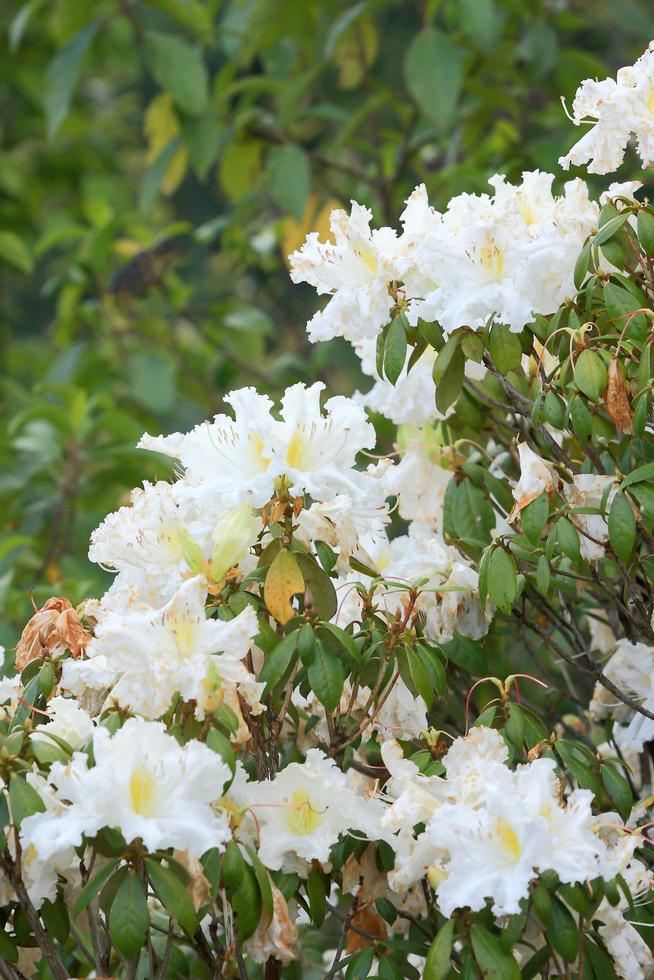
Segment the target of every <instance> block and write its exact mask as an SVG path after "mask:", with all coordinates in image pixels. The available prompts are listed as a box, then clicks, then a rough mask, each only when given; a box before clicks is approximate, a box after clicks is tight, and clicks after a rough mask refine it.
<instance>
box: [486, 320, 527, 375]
mask: <svg viewBox="0 0 654 980" xmlns="http://www.w3.org/2000/svg"><path fill="white" fill-rule="evenodd" d="M489 348H490V354H491V357H492V358H493V360H494V361H495V364H496V365H497V367H498V368H499V370H500V371H501V372H502V374H508V373H509V371H514V370H515V369H516V368H517V367H520V362H521V361H522V344H521V343H520V340H519V338H518V336H517V334H515V333H511V331H510V330H509V328H508V327H507V326H505V325H504V324H503V323H494V324H493V329H492V330H491V335H490V344H489Z"/></svg>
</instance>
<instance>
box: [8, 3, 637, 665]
mask: <svg viewBox="0 0 654 980" xmlns="http://www.w3.org/2000/svg"><path fill="white" fill-rule="evenodd" d="M0 36H1V41H0V43H1V44H2V48H3V50H2V57H1V58H0V75H1V76H2V86H1V94H0V100H1V101H0V108H1V115H0V120H1V121H0V133H1V138H0V216H1V220H0V284H1V298H0V364H1V371H2V381H1V387H0V420H1V421H0V528H1V529H2V536H1V537H0V642H4V643H6V644H7V645H8V646H9V645H13V643H15V640H16V636H17V631H18V630H19V629H20V627H21V625H22V623H23V622H24V620H25V619H26V618H27V617H28V616H29V613H30V594H31V592H33V598H34V601H35V602H36V603H38V604H41V603H42V602H43V601H44V600H45V599H46V598H48V596H49V595H51V594H65V595H68V596H69V597H70V598H71V600H72V601H73V602H76V601H79V600H81V599H82V598H83V597H84V596H86V595H89V594H93V593H96V592H98V591H100V590H101V589H102V588H104V587H105V585H106V582H105V581H103V574H104V573H103V572H102V571H101V570H99V569H97V568H95V567H94V566H91V565H90V564H89V563H88V562H87V560H86V549H87V541H88V535H89V533H90V531H91V530H92V529H93V528H94V527H95V526H96V525H97V524H98V523H99V521H100V520H101V519H102V517H103V516H104V515H105V513H106V512H108V511H109V510H112V509H114V508H115V507H116V506H118V505H119V504H120V503H123V502H125V499H126V493H127V491H128V490H129V488H131V487H132V486H134V485H136V484H138V483H140V482H141V481H142V480H143V479H144V478H149V479H153V478H156V477H158V476H166V471H165V469H162V467H163V464H162V463H157V462H155V461H153V460H152V459H149V458H148V457H147V456H146V454H143V453H139V452H137V451H136V450H134V448H133V447H134V444H135V442H136V441H137V439H138V437H139V436H140V434H141V433H142V432H143V431H144V430H146V429H147V430H149V431H151V432H158V431H171V430H176V429H187V428H189V427H190V426H192V425H193V424H195V423H196V422H198V421H200V420H201V419H203V418H205V417H207V416H209V415H211V414H213V413H214V412H216V411H219V410H221V397H222V395H223V394H224V393H226V392H227V391H228V390H230V389H231V388H234V387H238V386H242V385H249V384H253V385H257V386H258V387H260V388H262V389H264V390H267V391H269V392H271V393H272V394H275V393H278V392H279V391H280V389H282V388H283V387H284V386H285V385H287V384H289V383H292V382H294V381H297V380H307V381H312V380H316V379H319V378H320V379H323V380H325V381H326V382H327V384H328V386H329V387H330V389H331V390H332V391H336V392H346V393H349V392H351V391H352V389H353V387H355V386H356V385H357V383H359V382H360V379H359V377H358V374H357V367H356V361H355V359H354V357H353V356H352V354H351V352H350V351H349V349H348V347H347V345H346V344H341V343H339V342H333V343H330V344H325V345H321V346H319V347H312V346H311V345H309V344H308V342H307V341H306V337H305V332H304V325H305V323H306V320H307V319H308V318H309V316H310V315H311V314H312V312H313V311H314V309H315V308H316V297H315V294H314V293H313V291H312V290H310V289H308V288H306V287H297V286H293V285H292V284H291V282H290V280H289V277H288V269H287V265H286V262H285V255H286V254H287V253H288V252H289V251H290V250H292V249H293V248H295V247H297V246H299V244H300V243H301V241H302V240H303V238H304V235H305V233H306V232H307V231H309V230H311V229H321V230H322V232H323V234H326V232H327V227H328V226H327V218H328V213H329V209H330V207H332V206H334V205H335V204H336V203H341V204H347V202H348V201H349V200H350V198H356V199H357V200H358V201H360V202H362V203H366V204H368V205H369V206H371V207H372V209H373V211H374V213H375V218H376V219H377V220H378V221H379V222H385V223H392V224H396V223H397V217H398V215H399V213H400V211H401V208H402V202H403V200H404V199H405V198H406V197H407V195H408V194H409V192H410V191H411V190H412V188H413V187H414V186H415V184H417V183H418V182H420V181H424V182H425V183H426V184H427V187H428V190H429V192H430V197H431V199H432V202H433V203H434V204H435V205H437V206H439V207H442V206H444V205H445V204H446V203H447V200H448V199H449V197H451V196H452V195H453V194H456V193H459V192H461V191H463V190H467V191H481V190H484V189H485V185H486V181H487V179H488V177H489V176H490V175H491V174H493V173H494V172H496V171H498V170H499V171H502V172H504V173H506V174H507V175H508V176H509V177H510V178H515V177H518V176H519V174H520V173H521V171H523V170H529V169H534V168H541V169H549V170H553V169H554V170H555V169H556V161H557V158H558V156H559V155H560V154H561V153H563V152H565V151H566V150H567V149H568V148H569V146H571V145H572V143H573V142H574V141H575V139H576V138H577V136H578V135H579V134H578V133H577V132H576V131H574V130H573V129H572V127H571V126H570V124H569V123H568V121H567V120H566V118H565V115H564V113H563V110H562V108H561V105H560V101H559V98H560V96H564V97H565V98H566V99H568V100H570V99H571V98H572V96H573V94H574V92H575V89H576V87H577V85H578V83H579V82H580V81H581V80H582V79H583V78H586V77H588V76H598V77H604V76H605V75H606V74H608V73H613V72H614V71H615V69H616V68H618V67H620V66H621V65H623V64H627V63H631V62H632V61H633V60H634V58H635V57H637V56H638V55H639V54H640V53H641V52H642V51H643V49H644V48H645V46H646V44H647V42H648V41H649V40H650V39H651V38H653V37H654V13H652V12H651V4H650V3H649V2H648V0H641V2H638V0H632V2H626V0H361V2H355V3H352V2H346V0H206V2H203V0H29V2H28V3H12V2H10V0H5V2H4V3H3V4H2V5H0ZM623 169H624V171H625V172H624V173H623V174H620V178H621V179H628V178H629V177H631V176H638V175H639V171H638V167H637V166H636V165H635V164H634V168H633V171H634V172H633V174H632V173H631V172H630V168H629V167H628V166H625V168H623ZM602 186H603V185H602Z"/></svg>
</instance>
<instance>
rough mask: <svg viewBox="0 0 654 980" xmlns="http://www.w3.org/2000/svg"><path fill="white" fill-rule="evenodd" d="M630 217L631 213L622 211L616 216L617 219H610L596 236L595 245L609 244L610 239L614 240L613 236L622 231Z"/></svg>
mask: <svg viewBox="0 0 654 980" xmlns="http://www.w3.org/2000/svg"><path fill="white" fill-rule="evenodd" d="M629 217H631V212H630V211H620V213H619V214H616V215H615V217H613V218H610V219H609V220H608V221H607V222H605V223H604V224H603V225H602V226H601V228H600V230H599V231H598V232H597V234H596V235H595V238H594V243H595V245H603V244H604V243H605V242H608V240H609V239H610V238H613V236H614V235H615V234H616V233H617V232H618V231H620V229H621V228H622V226H623V225H624V224H625V222H626V221H627V219H628V218H629Z"/></svg>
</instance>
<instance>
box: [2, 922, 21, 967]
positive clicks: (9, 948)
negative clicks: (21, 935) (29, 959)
mask: <svg viewBox="0 0 654 980" xmlns="http://www.w3.org/2000/svg"><path fill="white" fill-rule="evenodd" d="M0 959H3V960H6V961H7V962H8V963H18V950H17V948H16V944H15V943H14V941H13V939H11V938H10V937H9V936H8V935H7V933H6V932H5V930H4V929H0Z"/></svg>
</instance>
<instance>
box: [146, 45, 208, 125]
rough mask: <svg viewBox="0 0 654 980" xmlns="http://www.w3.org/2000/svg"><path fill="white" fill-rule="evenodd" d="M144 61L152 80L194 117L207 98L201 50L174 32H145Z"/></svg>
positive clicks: (206, 79) (206, 84)
mask: <svg viewBox="0 0 654 980" xmlns="http://www.w3.org/2000/svg"><path fill="white" fill-rule="evenodd" d="M144 52H145V60H146V63H147V66H148V68H149V69H150V71H151V72H152V76H153V78H154V79H155V81H156V82H157V83H158V84H159V85H160V86H161V88H163V89H165V90H166V91H167V92H170V94H171V96H172V98H173V101H174V102H175V103H176V104H177V105H178V106H179V108H180V109H182V110H183V111H184V112H188V113H189V115H192V116H197V115H200V113H202V112H204V110H205V109H206V107H207V103H208V100H209V76H208V74H207V69H206V67H205V64H204V60H203V58H202V52H201V50H200V49H199V48H197V47H195V46H194V45H191V44H188V42H186V41H183V40H182V39H181V38H180V37H177V36H175V35H173V34H162V33H161V32H160V31H148V32H147V33H146V35H145V45H144Z"/></svg>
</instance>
